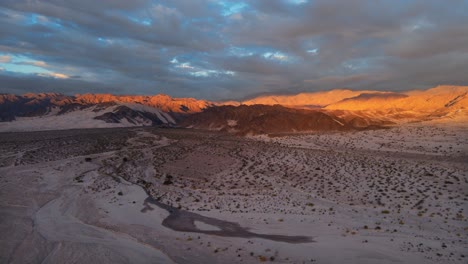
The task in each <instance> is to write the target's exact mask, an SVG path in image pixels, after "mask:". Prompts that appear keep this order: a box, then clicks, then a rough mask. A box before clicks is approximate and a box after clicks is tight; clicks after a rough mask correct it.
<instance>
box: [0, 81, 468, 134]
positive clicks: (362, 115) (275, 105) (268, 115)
mask: <svg viewBox="0 0 468 264" xmlns="http://www.w3.org/2000/svg"><path fill="white" fill-rule="evenodd" d="M467 109H468V86H438V87H435V88H431V89H428V90H414V91H404V92H384V91H370V90H366V91H356V90H347V89H336V90H331V91H321V92H313V93H299V94H295V95H267V96H259V97H255V98H251V99H249V100H244V101H225V102H213V101H207V100H198V99H194V98H173V97H170V96H168V95H154V96H142V95H129V96H127V95H112V94H82V95H74V96H69V95H63V94H57V93H40V94H31V93H29V94H24V95H14V94H0V131H34V130H51V129H72V128H95V127H127V126H154V125H157V126H169V127H174V126H179V127H191V128H198V129H210V130H221V131H227V132H232V133H237V134H241V135H245V134H262V133H283V132H300V131H324V130H337V131H346V130H361V129H370V128H378V127H385V126H389V125H395V124H401V123H408V122H421V121H431V122H465V121H466V120H468V110H467Z"/></svg>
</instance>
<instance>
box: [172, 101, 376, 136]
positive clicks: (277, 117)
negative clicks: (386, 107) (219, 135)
mask: <svg viewBox="0 0 468 264" xmlns="http://www.w3.org/2000/svg"><path fill="white" fill-rule="evenodd" d="M379 124H382V123H379V122H375V121H368V122H367V123H366V124H365V125H363V123H360V124H359V125H355V124H354V122H348V121H346V120H344V119H342V118H340V117H337V116H336V115H335V114H334V113H333V112H330V111H328V112H324V111H320V110H304V109H292V108H286V107H283V106H280V105H274V106H268V105H251V106H247V105H241V106H238V107H235V106H220V107H213V108H209V109H207V110H205V111H203V112H201V113H197V114H193V115H191V116H189V117H188V118H187V119H185V120H184V121H183V122H182V123H181V125H182V126H185V127H193V128H198V129H209V130H220V131H227V132H233V133H236V134H239V135H247V134H252V135H255V134H265V133H289V132H301V131H349V130H354V129H365V128H375V127H378V126H379Z"/></svg>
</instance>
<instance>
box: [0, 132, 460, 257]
mask: <svg viewBox="0 0 468 264" xmlns="http://www.w3.org/2000/svg"><path fill="white" fill-rule="evenodd" d="M467 202H468V127H467V126H466V124H461V125H451V126H445V125H443V124H439V125H437V124H436V125H423V124H410V125H403V126H400V127H394V128H390V129H380V130H371V131H361V132H346V133H343V132H334V133H315V134H314V133H309V134H290V135H281V136H250V137H238V136H233V135H229V134H226V133H218V132H206V131H197V130H191V129H161V128H128V129H127V128H115V129H86V130H67V131H43V132H24V133H0V263H259V262H277V263H468V218H467V217H468V215H467V211H468V206H467V204H468V203H467Z"/></svg>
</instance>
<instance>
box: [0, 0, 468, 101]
mask: <svg viewBox="0 0 468 264" xmlns="http://www.w3.org/2000/svg"><path fill="white" fill-rule="evenodd" d="M467 10H468V0H438V1H434V0H420V1H417V0H414V1H412V0H388V1H387V0H379V1H377V0H369V1H361V0H341V1H338V0H245V1H215V0H160V1H158V0H1V1H0V93H15V94H23V93H27V92H35V93H38V92H58V93H63V94H77V93H113V94H147V95H152V94H160V93H163V94H168V95H171V96H175V97H195V98H200V99H208V100H227V99H233V100H240V99H245V98H249V97H253V96H256V95H261V94H294V93H299V92H314V91H320V90H328V89H333V88H349V89H372V90H389V91H399V90H409V89H425V88H429V87H434V86H436V85H439V84H453V85H468V74H467V73H468V26H467V25H468V11H467Z"/></svg>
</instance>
